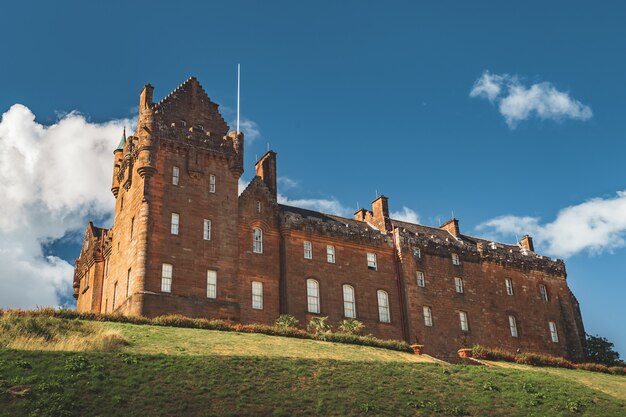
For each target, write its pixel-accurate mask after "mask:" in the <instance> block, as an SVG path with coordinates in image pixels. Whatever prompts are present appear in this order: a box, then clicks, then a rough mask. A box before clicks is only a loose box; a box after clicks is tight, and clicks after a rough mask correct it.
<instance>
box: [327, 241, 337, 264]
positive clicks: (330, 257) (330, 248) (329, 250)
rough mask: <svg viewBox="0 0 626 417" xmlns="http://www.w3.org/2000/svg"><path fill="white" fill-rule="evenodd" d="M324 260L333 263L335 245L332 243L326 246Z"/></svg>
mask: <svg viewBox="0 0 626 417" xmlns="http://www.w3.org/2000/svg"><path fill="white" fill-rule="evenodd" d="M326 262H328V263H331V264H334V263H335V247H334V246H332V245H327V246H326Z"/></svg>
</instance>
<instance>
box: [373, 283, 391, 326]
mask: <svg viewBox="0 0 626 417" xmlns="http://www.w3.org/2000/svg"><path fill="white" fill-rule="evenodd" d="M376 295H377V297H378V320H379V321H381V322H383V323H389V322H390V321H391V318H390V316H389V295H388V294H387V292H386V291H383V290H378V291H376Z"/></svg>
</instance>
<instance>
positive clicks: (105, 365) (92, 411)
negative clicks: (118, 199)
mask: <svg viewBox="0 0 626 417" xmlns="http://www.w3.org/2000/svg"><path fill="white" fill-rule="evenodd" d="M95 325H97V326H104V327H106V328H107V329H108V330H113V331H117V332H119V333H121V334H122V335H123V337H125V338H126V339H127V340H128V341H129V342H130V345H129V346H126V347H123V348H121V351H118V352H109V353H105V352H93V351H90V352H58V351H30V350H11V349H3V350H0V392H1V393H2V395H1V396H0V415H1V416H28V415H33V416H118V415H119V416H122V415H123V416H142V417H145V416H158V415H167V416H170V415H176V416H179V415H180V416H183V415H192V416H211V415H233V416H235V415H237V416H242V415H243V416H246V415H250V416H252V415H254V416H262V415H276V416H280V415H284V416H294V415H296V416H297V415H367V414H370V415H393V416H397V415H458V416H460V415H472V416H483V415H506V416H515V415H519V416H526V415H537V416H543V415H549V416H570V415H588V416H621V415H626V387H625V386H624V385H623V383H624V381H626V378H624V377H617V376H611V375H603V374H591V373H589V372H584V371H570V370H559V372H560V374H557V373H554V372H550V371H546V370H543V369H537V368H532V371H529V370H527V369H524V368H523V367H522V368H520V369H514V368H505V367H473V366H461V365H455V366H451V365H442V364H439V363H436V362H435V361H432V360H430V359H429V358H427V357H417V356H415V355H410V354H405V353H401V352H394V351H388V350H383V349H375V348H368V347H361V346H350V345H340V344H334V343H326V342H318V341H312V340H299V339H289V338H283V337H275V336H265V335H257V334H239V333H227V332H218V331H208V330H194V329H179V328H166V327H155V326H137V325H130V324H120V323H95ZM420 362H421V363H420ZM572 375H577V376H578V377H579V378H578V379H579V380H580V381H581V382H584V381H583V380H584V379H585V378H586V379H589V378H591V380H593V383H589V384H588V385H584V384H583V383H581V382H577V381H576V380H575V378H574V377H572ZM580 376H583V378H580ZM594 384H595V385H596V386H598V385H601V386H605V387H606V386H610V387H611V389H609V390H606V389H604V392H602V391H600V390H597V389H594V388H593V386H594ZM9 391H12V392H13V394H11V393H10V392H9ZM20 391H21V392H23V393H24V395H23V396H22V395H19V394H20V393H21V392H20Z"/></svg>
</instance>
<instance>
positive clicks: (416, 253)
mask: <svg viewBox="0 0 626 417" xmlns="http://www.w3.org/2000/svg"><path fill="white" fill-rule="evenodd" d="M413 256H414V257H415V259H422V251H421V250H420V248H413Z"/></svg>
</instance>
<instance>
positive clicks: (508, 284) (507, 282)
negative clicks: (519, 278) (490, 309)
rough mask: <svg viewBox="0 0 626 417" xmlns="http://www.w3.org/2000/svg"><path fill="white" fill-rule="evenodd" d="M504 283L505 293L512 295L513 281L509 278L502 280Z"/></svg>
mask: <svg viewBox="0 0 626 417" xmlns="http://www.w3.org/2000/svg"><path fill="white" fill-rule="evenodd" d="M504 284H505V285H506V293H507V295H513V281H511V280H510V279H509V278H507V279H505V280H504Z"/></svg>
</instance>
